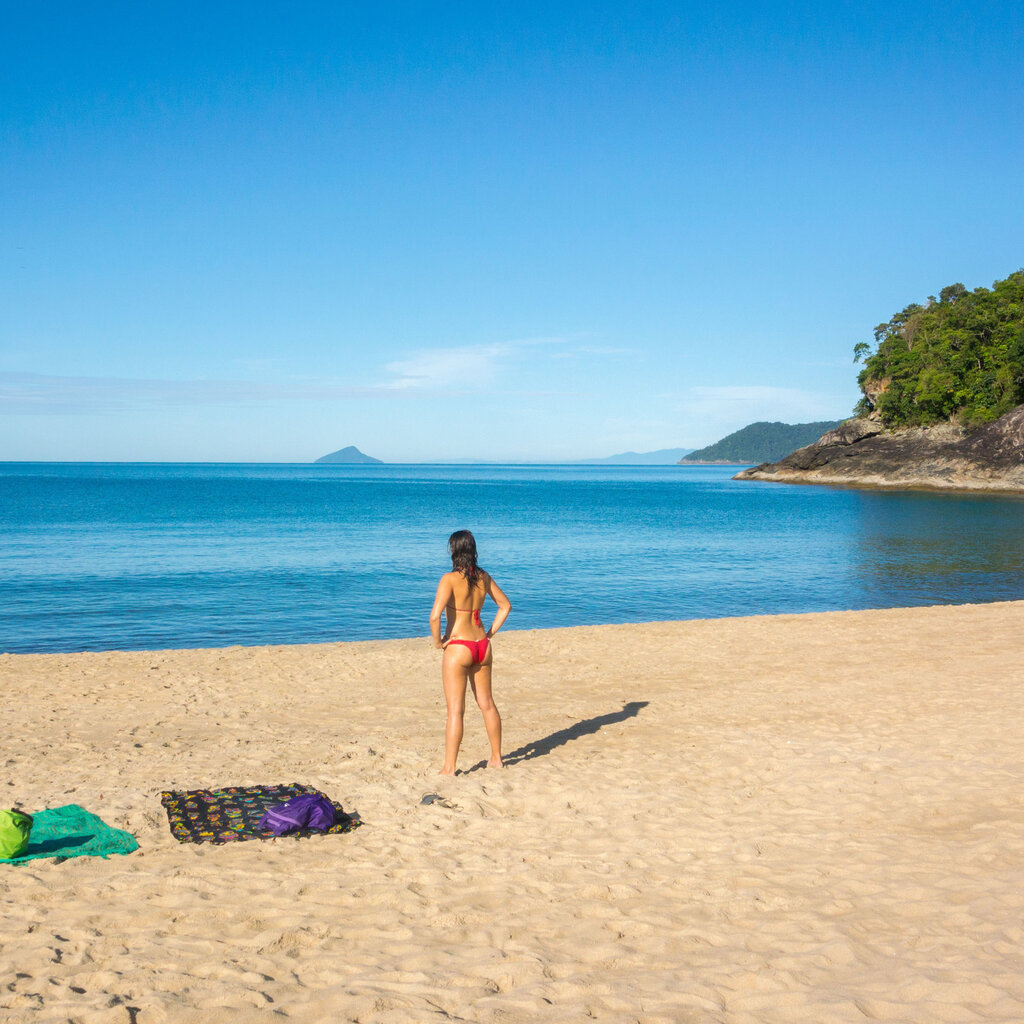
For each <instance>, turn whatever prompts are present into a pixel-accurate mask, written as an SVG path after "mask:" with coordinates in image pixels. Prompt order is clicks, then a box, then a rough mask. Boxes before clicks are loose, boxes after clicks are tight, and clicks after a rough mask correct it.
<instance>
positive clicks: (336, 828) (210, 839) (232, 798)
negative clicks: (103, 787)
mask: <svg viewBox="0 0 1024 1024" xmlns="http://www.w3.org/2000/svg"><path fill="white" fill-rule="evenodd" d="M305 793H313V794H317V795H320V796H322V795H323V794H322V793H320V791H319V790H318V789H314V788H313V787H312V786H303V785H300V784H299V783H298V782H293V783H291V784H289V785H282V786H228V787H226V788H224V789H187V790H174V791H169V792H166V793H161V794H160V803H162V804H163V805H164V807H166V808H167V822H168V824H169V825H170V826H171V835H172V836H174V838H175V839H177V840H178V842H179V843H231V842H236V841H238V840H244V839H274V838H275V836H274V833H273V832H272V831H271V830H270V829H268V828H260V825H259V823H260V819H261V818H262V817H263V815H264V814H265V813H266V812H267V809H268V808H270V807H273V806H274V805H275V804H283V803H285V802H286V801H288V800H291V799H292V797H296V796H302V795H303V794H305ZM328 799H330V798H329V797H328ZM331 803H332V804H334V824H333V825H332V826H331V827H330V828H329V829H327V831H326V832H321V831H320V830H319V829H315V828H303V829H297V830H296V831H294V832H289V833H288V835H289V836H296V837H302V836H322V835H331V834H334V835H337V834H340V833H342V832H351V831H352V829H354V828H357V827H358V826H359V825H360V822H359V820H358V819H357V818H354V817H352V816H351V815H348V814H346V813H345V812H344V811H343V810H342V809H341V804H335V803H334V801H333V800H332V801H331Z"/></svg>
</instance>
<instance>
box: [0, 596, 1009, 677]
mask: <svg viewBox="0 0 1024 1024" xmlns="http://www.w3.org/2000/svg"><path fill="white" fill-rule="evenodd" d="M1018 603H1022V604H1024V598H1021V599H1020V601H1019V602H1018V601H1014V600H1000V599H997V600H993V601H963V602H959V603H944V604H921V605H886V606H882V607H878V608H828V609H825V610H820V611H809V612H754V613H752V614H750V615H721V616H718V617H710V618H695V619H648V620H645V621H643V622H597V623H590V624H584V625H575V626H549V627H544V628H524V629H514V628H512V629H510V628H508V627H503V628H502V629H501V631H500V632H499V634H498V636H499V638H500V640H504V639H505V638H508V637H512V636H519V635H529V636H543V635H545V634H549V633H569V634H572V633H575V632H576V631H587V630H602V629H608V630H615V629H644V628H646V627H649V626H684V625H690V624H693V623H715V622H747V621H751V622H753V621H759V620H763V619H796V618H799V619H806V618H811V617H814V616H823V615H825V616H833V615H835V616H839V615H864V614H871V613H875V612H900V611H920V610H927V609H932V608H936V609H937V608H987V607H990V606H992V605H1012V604H1018ZM405 643H413V644H415V643H422V644H426V645H427V646H428V647H430V649H431V650H433V647H432V646H431V639H430V636H429V635H428V634H426V633H423V634H417V635H415V636H393V637H371V638H368V639H356V640H326V641H312V642H301V643H277V644H225V645H223V646H220V647H217V646H212V647H110V648H100V649H98V650H88V651H0V664H2V663H3V661H4V660H5V659H15V658H77V657H79V656H82V657H100V658H101V657H105V656H106V655H140V656H145V655H154V656H155V655H175V654H181V655H194V654H203V653H212V652H229V651H240V652H244V651H264V650H266V651H291V650H307V649H308V650H316V649H320V648H325V649H329V648H337V647H354V646H360V645H361V646H370V647H375V646H380V645H381V644H405Z"/></svg>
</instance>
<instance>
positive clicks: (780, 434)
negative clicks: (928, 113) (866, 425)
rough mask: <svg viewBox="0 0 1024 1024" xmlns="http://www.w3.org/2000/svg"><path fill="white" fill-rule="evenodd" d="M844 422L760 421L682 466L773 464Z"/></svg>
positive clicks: (682, 461) (682, 462) (692, 455)
mask: <svg viewBox="0 0 1024 1024" xmlns="http://www.w3.org/2000/svg"><path fill="white" fill-rule="evenodd" d="M841 422H842V420H824V421H822V422H821V423H769V422H767V421H766V420H760V421H758V422H757V423H751V424H749V425H748V426H746V427H744V428H743V429H742V430H737V431H735V432H734V433H732V434H729V435H728V436H727V437H723V438H722V440H721V441H716V442H715V443H714V444H712V445H708V447H707V448H699V449H697V450H696V451H692V452H690V453H689V454H688V455H687V456H686V457H685V458H682V459H680V460H679V465H680V466H692V465H707V464H708V463H718V464H725V465H730V464H732V465H736V464H743V463H746V464H748V465H749V464H750V463H759V462H771V461H773V460H775V459H781V458H782V457H783V455H785V454H786V453H787V452H791V451H792V450H793V449H794V448H802V447H803V446H804V445H806V444H810V443H811V442H812V441H816V440H817V439H818V438H819V437H821V435H822V434H824V433H825V431H827V430H832V429H834V428H835V427H838V426H839V424H840V423H841Z"/></svg>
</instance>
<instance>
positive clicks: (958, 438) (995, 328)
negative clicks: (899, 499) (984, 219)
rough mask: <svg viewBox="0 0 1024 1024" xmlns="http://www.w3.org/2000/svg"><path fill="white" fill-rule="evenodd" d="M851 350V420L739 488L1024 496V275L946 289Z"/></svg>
mask: <svg viewBox="0 0 1024 1024" xmlns="http://www.w3.org/2000/svg"><path fill="white" fill-rule="evenodd" d="M874 335H875V343H876V348H875V350H874V352H872V350H871V346H870V345H869V344H868V343H867V342H859V343H858V344H857V345H856V346H855V347H854V361H855V362H860V361H861V360H863V362H864V366H863V369H862V370H861V372H860V375H859V377H858V380H857V382H858V384H859V385H860V389H861V393H862V396H863V397H862V398H861V400H860V402H859V403H858V404H857V408H856V409H855V410H854V413H855V416H854V418H853V419H850V420H847V421H846V422H845V423H843V424H842V426H840V427H839V428H838V429H836V430H832V431H829V432H827V433H826V434H825V435H824V436H822V437H821V438H820V439H819V440H818V441H817V442H816V443H813V444H809V445H807V446H806V447H803V448H800V449H799V450H797V451H794V452H792V453H791V454H789V455H787V456H785V457H784V458H780V459H777V460H774V461H773V460H771V459H769V460H766V461H765V462H764V463H763V464H761V465H758V466H754V467H753V468H752V469H747V470H744V471H743V472H741V473H739V474H737V476H736V477H735V479H737V480H773V481H779V482H784V483H826V484H835V483H838V484H864V485H870V486H878V487H939V488H957V489H962V490H997V491H998V490H1004V491H1022V490H1024V270H1019V271H1017V272H1016V273H1015V274H1011V275H1010V276H1009V277H1008V278H1006V279H1005V280H1003V281H996V282H995V283H994V284H993V286H992V288H991V289H988V288H975V289H974V291H968V290H967V289H966V288H965V287H964V286H963V285H962V284H959V283H958V284H952V285H948V286H947V287H945V288H943V289H942V291H941V292H940V293H939V296H938V298H936V297H935V296H934V295H930V296H929V297H928V303H927V305H921V304H919V303H911V304H910V305H909V306H907V307H906V308H905V309H903V310H901V311H900V312H899V313H896V314H895V315H893V316H892V317H891V318H890V319H889V321H888V322H887V323H882V324H879V325H878V326H877V327H876V328H875V330H874Z"/></svg>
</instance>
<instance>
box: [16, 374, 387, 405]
mask: <svg viewBox="0 0 1024 1024" xmlns="http://www.w3.org/2000/svg"><path fill="white" fill-rule="evenodd" d="M395 397H399V396H398V395H397V394H396V392H395V390H394V389H393V388H384V387H376V388H374V387H351V386H348V385H344V384H337V383H331V382H323V381H315V380H305V379H293V380H284V381H268V382H249V381H238V380H159V379H145V378H129V377H71V376H57V375H51V374H39V373H0V410H3V411H6V412H19V413H32V412H38V413H48V414H52V413H56V412H67V413H74V412H116V411H119V410H124V409H137V408H140V407H145V406H154V405H158V406H159V405H173V406H186V405H238V404H252V403H262V402H276V401H339V400H344V399H354V398H395Z"/></svg>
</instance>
